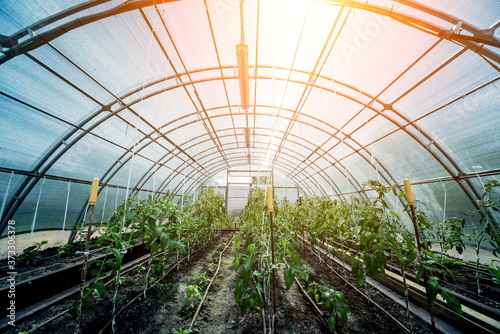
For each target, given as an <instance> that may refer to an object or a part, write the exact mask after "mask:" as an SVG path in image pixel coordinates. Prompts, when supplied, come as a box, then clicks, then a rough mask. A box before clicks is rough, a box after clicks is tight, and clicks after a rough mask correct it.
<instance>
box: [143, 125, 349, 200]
mask: <svg viewBox="0 0 500 334" xmlns="http://www.w3.org/2000/svg"><path fill="white" fill-rule="evenodd" d="M226 116H227V115H226ZM238 129H242V128H238ZM259 129H263V128H259ZM230 130H231V129H230V128H228V129H225V130H222V131H230ZM205 136H206V135H205V134H204V135H200V136H197V137H194V138H192V139H190V140H188V141H187V142H185V143H182V144H180V146H181V147H184V146H185V145H188V143H190V142H193V141H194V142H195V144H193V145H192V146H190V147H186V148H185V150H186V151H187V150H189V149H190V148H191V147H194V146H196V145H198V144H203V143H206V142H209V141H210V139H205V140H202V138H203V137H205ZM231 136H232V134H228V135H221V136H220V137H221V138H224V137H231ZM294 137H295V136H294ZM300 139H302V138H300ZM294 143H295V144H297V145H300V143H299V142H294ZM263 144H266V143H263ZM287 149H288V148H287ZM225 150H227V151H231V150H244V148H241V147H235V148H230V149H227V148H226V149H225ZM203 153H206V152H200V154H203ZM216 154H217V153H216V152H211V153H209V154H205V155H204V156H202V157H196V155H195V156H193V157H195V158H196V159H197V160H198V161H200V160H202V159H204V158H206V157H207V156H209V155H216ZM229 154H231V153H229ZM229 154H228V155H229ZM286 155H287V156H288V154H286ZM166 156H167V155H165V156H163V157H162V158H161V160H163V159H164V158H165V157H166ZM292 157H293V158H295V159H298V158H296V157H294V156H292ZM167 162H168V161H167ZM167 162H165V164H166V163H167ZM155 167H157V166H152V167H151V169H149V170H148V171H146V172H145V173H144V175H143V176H142V178H141V180H139V182H138V183H137V184H136V186H135V187H134V188H135V189H141V188H142V187H143V186H144V185H145V184H146V182H148V181H149V179H150V178H151V177H152V176H153V174H154V173H155V172H156V171H155V172H153V169H154V168H155ZM181 167H182V168H184V167H183V166H182V165H180V166H179V167H178V168H177V169H176V170H174V172H173V173H172V174H171V175H173V176H172V178H174V177H175V176H177V175H178V174H180V172H178V171H177V170H178V169H180V168H181ZM159 168H160V166H158V169H159ZM158 169H157V170H158ZM340 172H342V171H340ZM174 173H175V175H174ZM205 177H207V178H208V177H210V176H206V175H205ZM145 178H146V179H145ZM141 182H142V184H141ZM167 185H168V184H167ZM353 186H354V188H356V186H355V185H353ZM334 191H335V190H334ZM335 192H337V193H339V192H340V190H338V191H335Z"/></svg>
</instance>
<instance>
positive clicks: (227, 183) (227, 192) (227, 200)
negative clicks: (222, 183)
mask: <svg viewBox="0 0 500 334" xmlns="http://www.w3.org/2000/svg"><path fill="white" fill-rule="evenodd" d="M228 196H229V169H226V213H229V212H227V209H228V207H229V206H228V203H229V198H228Z"/></svg>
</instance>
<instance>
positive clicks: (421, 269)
mask: <svg viewBox="0 0 500 334" xmlns="http://www.w3.org/2000/svg"><path fill="white" fill-rule="evenodd" d="M424 272H425V265H424V263H423V262H420V265H419V266H418V271H417V277H416V279H417V282H419V281H420V278H422V276H423V275H424Z"/></svg>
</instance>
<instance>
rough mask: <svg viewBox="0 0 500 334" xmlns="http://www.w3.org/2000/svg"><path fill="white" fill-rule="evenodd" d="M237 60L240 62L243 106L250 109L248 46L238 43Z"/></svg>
mask: <svg viewBox="0 0 500 334" xmlns="http://www.w3.org/2000/svg"><path fill="white" fill-rule="evenodd" d="M236 61H237V63H238V78H239V81H240V97H241V108H242V109H244V110H248V106H249V103H248V46H246V45H245V44H238V45H236Z"/></svg>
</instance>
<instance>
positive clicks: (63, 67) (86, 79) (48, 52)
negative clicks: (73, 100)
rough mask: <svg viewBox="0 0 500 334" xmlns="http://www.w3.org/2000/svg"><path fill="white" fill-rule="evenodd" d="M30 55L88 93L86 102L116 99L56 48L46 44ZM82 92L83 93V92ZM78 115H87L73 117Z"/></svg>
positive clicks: (81, 117) (67, 111) (72, 111)
mask: <svg viewBox="0 0 500 334" xmlns="http://www.w3.org/2000/svg"><path fill="white" fill-rule="evenodd" d="M30 55H31V56H32V57H33V58H34V59H32V60H33V61H36V62H41V63H42V64H43V65H45V66H47V67H48V68H49V70H51V71H54V72H56V73H57V74H59V75H61V76H62V77H63V78H64V79H66V80H68V81H69V83H70V84H72V85H74V86H76V87H77V88H78V89H80V90H82V91H83V92H84V93H86V94H87V95H88V96H87V97H86V98H87V99H88V100H89V101H88V102H86V103H91V100H92V99H95V100H97V101H98V102H100V103H103V104H107V103H108V102H109V101H113V100H114V97H113V95H111V94H110V93H109V92H107V91H106V90H105V89H103V88H102V87H101V86H99V85H98V84H97V83H96V82H95V81H94V80H92V79H91V77H90V76H89V75H88V74H86V73H85V72H83V71H82V70H81V69H78V68H77V67H76V66H74V65H73V64H72V63H71V62H70V61H68V60H67V59H65V58H64V57H63V56H62V55H61V54H59V53H58V52H57V51H56V50H54V48H52V47H49V46H47V45H44V46H42V47H40V48H38V49H36V50H33V51H31V52H30ZM59 86H60V85H57V86H55V87H59ZM75 93H76V92H75ZM81 94H82V95H83V93H81ZM82 97H83V96H82ZM82 100H83V99H82ZM83 102H85V101H83ZM85 106H86V105H83V106H80V105H76V107H80V108H81V107H85ZM96 107H97V106H96ZM85 109H87V108H85ZM88 109H89V110H87V112H88V111H90V110H91V109H90V108H88ZM69 112H71V113H77V110H76V108H73V109H69V110H65V113H69ZM76 116H80V119H83V118H84V117H85V116H86V115H85V114H80V115H78V114H77V115H75V116H73V117H76Z"/></svg>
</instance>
